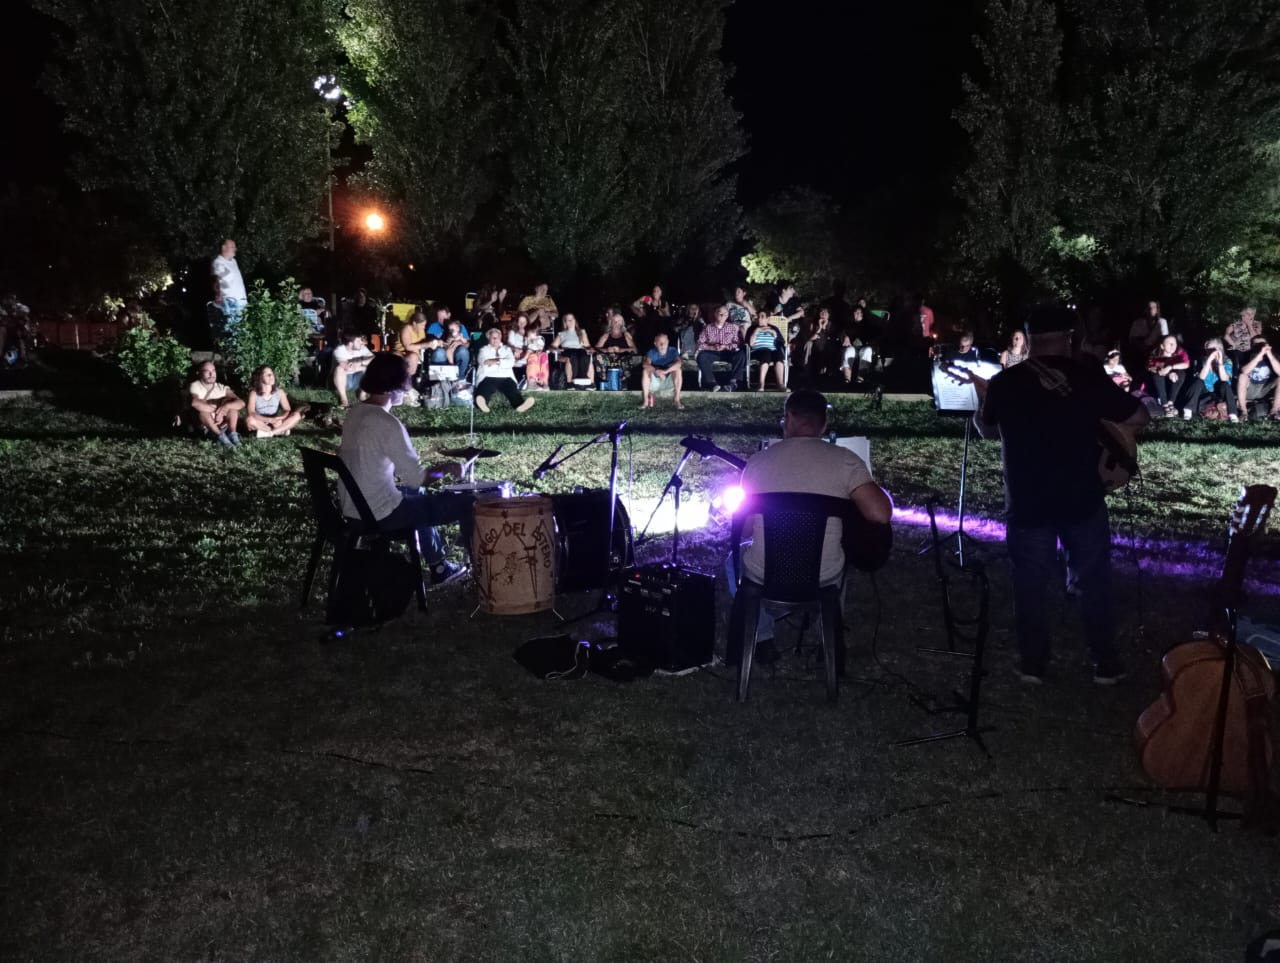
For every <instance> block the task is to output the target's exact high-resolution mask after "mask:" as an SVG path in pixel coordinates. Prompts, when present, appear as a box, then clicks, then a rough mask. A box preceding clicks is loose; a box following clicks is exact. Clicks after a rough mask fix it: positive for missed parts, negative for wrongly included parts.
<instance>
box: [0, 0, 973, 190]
mask: <svg viewBox="0 0 1280 963" xmlns="http://www.w3.org/2000/svg"><path fill="white" fill-rule="evenodd" d="M974 7H975V0H952V2H945V0H898V2H885V0H881V2H878V3H874V4H856V3H855V4H842V5H836V4H832V3H830V2H826V0H787V2H785V3H779V2H777V0H738V2H737V3H735V4H734V5H733V6H732V7H731V8H730V11H729V19H728V26H727V29H726V33H725V44H724V50H725V56H726V58H727V59H729V60H730V61H731V62H732V63H733V64H734V67H735V71H736V76H735V77H734V79H733V81H732V85H731V89H730V93H731V94H732V97H733V101H734V104H735V106H736V107H737V109H738V110H739V111H740V112H741V113H742V114H743V126H744V128H745V129H746V131H747V133H748V136H749V138H750V149H751V152H750V155H749V156H748V157H747V158H745V159H744V160H743V161H742V162H741V165H740V168H739V180H740V189H739V197H740V199H741V201H742V202H743V203H744V204H745V205H746V206H748V207H750V206H752V205H754V204H757V203H759V202H760V201H762V200H763V199H764V198H766V197H768V196H769V195H770V194H772V193H773V192H775V191H777V190H779V189H781V188H784V187H787V186H791V185H796V184H809V185H811V186H813V187H816V188H818V189H819V190H822V191H825V192H827V193H829V194H831V195H832V196H833V197H835V198H836V199H837V200H838V201H840V202H842V203H844V204H852V205H854V206H856V205H857V204H858V203H859V202H860V200H862V199H864V198H866V197H870V196H879V197H884V196H886V195H887V196H889V197H892V198H894V199H895V201H894V202H895V203H898V202H901V203H903V204H905V205H906V206H907V207H908V208H910V207H911V206H912V205H913V203H923V202H926V201H927V200H929V199H937V198H942V197H945V194H946V190H947V187H948V185H949V183H950V179H951V176H952V171H953V168H954V163H955V160H956V158H957V157H958V153H959V150H960V147H961V143H962V142H961V137H960V131H959V129H958V127H957V126H956V124H955V122H954V121H953V120H952V119H951V112H952V110H953V109H954V108H955V106H956V103H957V102H958V99H959V92H960V75H961V73H962V72H963V71H964V70H965V69H967V68H968V67H969V66H970V60H971V58H972V56H973V55H972V52H971V47H970V42H969V38H970V36H971V35H972V34H973V33H974V31H975V29H976V23H977V14H976V12H975V10H974ZM10 9H11V14H10V16H9V17H8V18H7V19H8V20H9V23H10V25H11V29H10V31H9V32H8V33H9V36H8V38H7V40H8V42H7V44H6V48H7V51H8V55H7V56H6V57H4V58H0V78H2V80H3V87H2V88H0V89H3V90H5V91H6V95H7V96H6V107H7V111H8V113H9V115H10V123H11V128H10V129H11V131H12V132H13V133H14V134H15V135H16V137H15V138H14V140H11V141H10V146H9V148H8V149H6V150H5V151H3V152H0V183H10V182H13V183H17V184H19V185H29V184H36V183H45V184H52V185H65V184H68V183H69V182H68V180H67V178H66V176H65V167H66V146H65V143H64V140H63V138H62V135H61V134H60V133H59V127H58V125H59V119H60V117H59V111H58V109H57V108H56V107H55V106H54V105H53V104H52V103H51V102H50V101H49V100H48V98H46V97H45V96H44V95H43V94H42V93H40V92H39V90H38V89H37V84H38V80H39V76H40V72H41V69H42V67H43V64H44V63H45V61H46V59H47V57H48V56H49V53H50V50H51V47H52V42H51V36H50V31H49V27H48V21H46V20H45V18H44V17H43V16H41V15H39V14H37V13H35V12H34V11H32V10H30V9H29V8H28V7H27V6H26V5H25V4H20V5H15V6H11V8H10ZM695 67H696V65H695Z"/></svg>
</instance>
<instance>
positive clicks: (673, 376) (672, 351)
mask: <svg viewBox="0 0 1280 963" xmlns="http://www.w3.org/2000/svg"><path fill="white" fill-rule="evenodd" d="M683 386H684V371H683V369H682V368H681V362H680V350H679V349H678V348H673V347H672V346H671V339H670V338H668V337H667V336H666V335H665V334H664V333H662V332H658V334H657V335H655V336H654V339H653V347H652V348H650V349H649V350H648V351H647V352H645V356H644V366H643V367H642V368H641V369H640V407H641V408H652V407H654V395H658V394H662V393H664V392H667V391H671V392H672V393H673V395H674V401H675V404H676V407H677V408H683V407H684V405H682V404H681V403H680V389H681V388H682V387H683Z"/></svg>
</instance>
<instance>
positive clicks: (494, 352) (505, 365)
mask: <svg viewBox="0 0 1280 963" xmlns="http://www.w3.org/2000/svg"><path fill="white" fill-rule="evenodd" d="M493 358H497V359H498V363H497V364H486V363H485V362H487V361H489V360H491V359H493ZM515 362H516V356H515V355H514V354H513V353H512V351H511V349H510V348H508V347H507V346H506V345H505V344H504V345H500V346H499V347H497V348H495V347H494V346H493V345H491V344H486V345H485V346H484V347H483V348H481V349H480V364H479V365H478V366H477V368H476V370H477V371H478V372H479V375H478V376H477V378H476V380H477V381H478V382H479V381H484V379H485V378H512V379H514V378H515V376H516V373H515V372H514V371H513V370H512V367H511V366H512V365H514V364H515Z"/></svg>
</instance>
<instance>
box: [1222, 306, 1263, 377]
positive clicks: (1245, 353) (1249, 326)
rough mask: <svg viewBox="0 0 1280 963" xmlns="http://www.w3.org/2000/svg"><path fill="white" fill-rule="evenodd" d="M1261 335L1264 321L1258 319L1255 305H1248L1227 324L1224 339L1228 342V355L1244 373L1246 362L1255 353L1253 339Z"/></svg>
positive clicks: (1237, 368)
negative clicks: (1237, 316) (1238, 315)
mask: <svg viewBox="0 0 1280 963" xmlns="http://www.w3.org/2000/svg"><path fill="white" fill-rule="evenodd" d="M1260 337H1262V322H1261V321H1259V320H1258V309H1257V308H1255V307H1252V306H1249V307H1246V308H1245V309H1244V310H1242V311H1241V312H1240V317H1239V318H1237V319H1236V320H1235V321H1232V322H1231V323H1230V324H1229V325H1227V329H1226V331H1224V332H1223V333H1222V340H1223V341H1224V342H1225V343H1226V347H1227V357H1228V358H1230V359H1231V363H1232V365H1234V366H1235V368H1236V370H1237V371H1240V372H1242V373H1243V371H1244V366H1245V362H1247V361H1248V360H1249V358H1250V357H1251V356H1252V353H1253V348H1252V347H1251V345H1252V342H1253V339H1254V338H1260Z"/></svg>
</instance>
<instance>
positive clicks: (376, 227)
mask: <svg viewBox="0 0 1280 963" xmlns="http://www.w3.org/2000/svg"><path fill="white" fill-rule="evenodd" d="M364 226H365V227H367V228H368V229H369V230H370V231H372V232H373V233H375V234H377V233H378V232H379V231H381V230H382V229H383V228H384V227H386V221H384V220H383V219H382V215H381V214H379V213H378V212H377V211H370V212H369V213H368V214H366V215H365V216H364Z"/></svg>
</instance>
